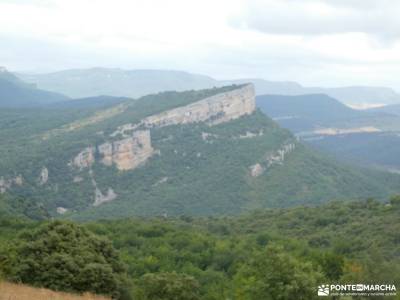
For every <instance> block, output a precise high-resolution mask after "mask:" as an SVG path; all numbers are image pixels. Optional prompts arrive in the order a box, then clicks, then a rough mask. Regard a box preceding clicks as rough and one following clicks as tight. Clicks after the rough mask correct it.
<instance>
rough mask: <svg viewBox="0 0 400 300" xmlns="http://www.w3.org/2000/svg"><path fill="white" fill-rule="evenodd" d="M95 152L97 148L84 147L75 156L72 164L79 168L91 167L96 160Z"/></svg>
mask: <svg viewBox="0 0 400 300" xmlns="http://www.w3.org/2000/svg"><path fill="white" fill-rule="evenodd" d="M94 154H95V148H94V147H87V148H85V149H83V150H82V151H81V152H79V153H78V155H77V156H75V157H74V158H73V160H72V162H71V164H72V165H73V166H74V167H77V168H79V169H84V168H87V167H90V166H91V165H92V164H93V163H94V161H95V158H94Z"/></svg>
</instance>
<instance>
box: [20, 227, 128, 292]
mask: <svg viewBox="0 0 400 300" xmlns="http://www.w3.org/2000/svg"><path fill="white" fill-rule="evenodd" d="M15 254H16V255H15V261H14V263H13V264H14V267H13V279H14V280H15V281H20V282H23V283H27V284H31V285H34V286H40V287H46V288H50V289H53V290H61V291H72V292H86V291H89V292H93V293H97V294H104V295H111V296H113V297H115V298H119V297H121V295H122V294H121V291H122V290H123V286H124V280H123V276H124V267H123V265H122V264H121V262H120V260H119V257H118V255H117V252H116V251H115V249H114V248H113V247H112V245H111V243H110V242H109V241H108V240H105V239H102V238H99V237H97V236H95V235H94V234H92V233H91V232H89V231H88V230H87V229H86V228H84V227H83V226H79V225H76V224H74V223H71V222H61V221H54V222H50V223H46V224H44V225H42V226H40V227H39V228H38V229H36V230H33V231H26V232H25V233H23V234H22V235H21V236H20V240H19V242H18V243H17V245H16V248H15Z"/></svg>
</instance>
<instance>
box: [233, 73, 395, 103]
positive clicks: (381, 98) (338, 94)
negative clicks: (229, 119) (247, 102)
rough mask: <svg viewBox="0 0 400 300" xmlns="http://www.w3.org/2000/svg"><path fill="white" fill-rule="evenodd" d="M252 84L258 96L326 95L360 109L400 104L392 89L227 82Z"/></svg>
mask: <svg viewBox="0 0 400 300" xmlns="http://www.w3.org/2000/svg"><path fill="white" fill-rule="evenodd" d="M245 82H251V83H253V84H254V85H255V88H256V93H257V95H267V94H269V95H289V96H299V95H309V94H325V95H328V96H330V97H332V98H334V99H337V100H339V101H340V102H342V103H344V104H346V105H350V106H354V107H356V108H357V107H359V108H368V107H370V106H375V105H384V104H395V103H400V94H398V93H397V92H395V91H394V90H393V89H391V88H386V87H368V86H349V87H337V88H321V87H304V86H302V85H300V84H298V83H296V82H274V81H268V80H263V79H239V80H229V81H225V83H226V84H228V83H229V84H242V83H245Z"/></svg>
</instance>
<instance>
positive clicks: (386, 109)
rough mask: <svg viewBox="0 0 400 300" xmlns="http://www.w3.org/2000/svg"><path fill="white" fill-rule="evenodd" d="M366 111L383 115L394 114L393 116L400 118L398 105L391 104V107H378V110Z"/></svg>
mask: <svg viewBox="0 0 400 300" xmlns="http://www.w3.org/2000/svg"><path fill="white" fill-rule="evenodd" d="M368 111H371V112H384V113H388V114H395V115H398V116H400V104H392V105H386V106H383V107H378V108H371V109H369V110H368Z"/></svg>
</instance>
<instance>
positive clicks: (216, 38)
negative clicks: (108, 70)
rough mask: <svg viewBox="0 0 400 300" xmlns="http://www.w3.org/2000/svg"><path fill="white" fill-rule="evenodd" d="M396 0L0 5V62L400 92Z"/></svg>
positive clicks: (54, 0) (0, 1)
mask: <svg viewBox="0 0 400 300" xmlns="http://www.w3.org/2000/svg"><path fill="white" fill-rule="evenodd" d="M399 13H400V1H398V0H201V1H199V0H0V65H3V66H5V67H7V68H8V69H10V70H13V71H35V72H43V71H54V70H60V69H65V68H87V67H94V66H101V67H119V68H125V69H138V68H140V69H147V68H151V69H179V70H186V71H190V72H196V73H203V74H207V75H211V76H213V77H216V78H219V79H228V78H241V77H261V78H265V79H269V80H293V81H298V82H300V83H302V84H304V85H322V86H341V85H375V86H390V87H393V88H395V89H396V90H400V18H399Z"/></svg>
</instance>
